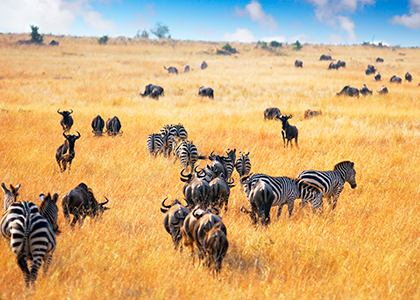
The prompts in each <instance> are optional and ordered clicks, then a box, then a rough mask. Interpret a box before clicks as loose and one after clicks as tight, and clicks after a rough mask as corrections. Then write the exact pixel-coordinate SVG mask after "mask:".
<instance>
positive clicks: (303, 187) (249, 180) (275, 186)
mask: <svg viewBox="0 0 420 300" xmlns="http://www.w3.org/2000/svg"><path fill="white" fill-rule="evenodd" d="M259 180H261V181H263V182H264V183H266V184H267V185H269V186H270V187H271V188H272V190H273V194H274V199H273V201H272V206H278V207H279V209H278V211H277V218H279V217H280V215H281V211H282V208H283V205H285V204H287V207H288V210H289V217H291V216H292V213H293V208H294V203H295V200H296V199H302V201H306V202H310V203H311V204H312V206H313V208H314V209H315V210H316V211H318V209H320V211H322V205H323V202H322V192H321V190H320V189H319V188H318V187H316V186H314V185H312V184H309V183H307V182H305V181H304V180H301V179H300V178H297V179H292V178H289V177H272V176H268V175H265V174H253V175H246V176H243V177H242V178H241V183H242V186H243V188H244V191H245V195H246V196H247V198H248V200H250V198H249V196H250V195H251V191H252V189H253V187H254V186H255V185H256V184H257V182H258V181H259Z"/></svg>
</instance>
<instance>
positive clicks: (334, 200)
mask: <svg viewBox="0 0 420 300" xmlns="http://www.w3.org/2000/svg"><path fill="white" fill-rule="evenodd" d="M343 188H344V186H342V187H338V188H337V190H336V191H335V193H334V196H333V201H332V209H333V210H334V209H335V207H336V206H337V200H338V197H339V196H340V194H341V191H342V190H343Z"/></svg>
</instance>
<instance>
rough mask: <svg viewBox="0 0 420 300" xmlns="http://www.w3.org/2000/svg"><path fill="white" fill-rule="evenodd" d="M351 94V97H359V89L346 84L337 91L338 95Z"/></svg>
mask: <svg viewBox="0 0 420 300" xmlns="http://www.w3.org/2000/svg"><path fill="white" fill-rule="evenodd" d="M342 95H343V96H349V97H357V98H359V90H358V89H356V88H355V87H352V86H349V85H346V86H345V87H344V88H343V89H342V90H341V92H339V93H337V96H342Z"/></svg>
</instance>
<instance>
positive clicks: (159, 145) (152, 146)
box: [147, 133, 164, 157]
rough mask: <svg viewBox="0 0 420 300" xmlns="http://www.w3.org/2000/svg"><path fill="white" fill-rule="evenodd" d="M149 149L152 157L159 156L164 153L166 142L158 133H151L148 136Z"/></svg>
mask: <svg viewBox="0 0 420 300" xmlns="http://www.w3.org/2000/svg"><path fill="white" fill-rule="evenodd" d="M147 149H148V150H149V154H150V156H152V155H154V157H156V155H158V154H159V153H162V152H163V151H164V141H163V137H162V135H160V134H158V133H151V134H149V135H148V136H147Z"/></svg>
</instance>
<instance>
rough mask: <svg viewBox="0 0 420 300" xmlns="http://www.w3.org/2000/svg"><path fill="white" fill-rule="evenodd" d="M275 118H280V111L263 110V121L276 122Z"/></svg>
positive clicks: (275, 108) (274, 108)
mask: <svg viewBox="0 0 420 300" xmlns="http://www.w3.org/2000/svg"><path fill="white" fill-rule="evenodd" d="M277 116H278V117H280V116H281V112H280V109H278V108H277V107H269V108H266V109H265V110H264V120H277Z"/></svg>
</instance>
